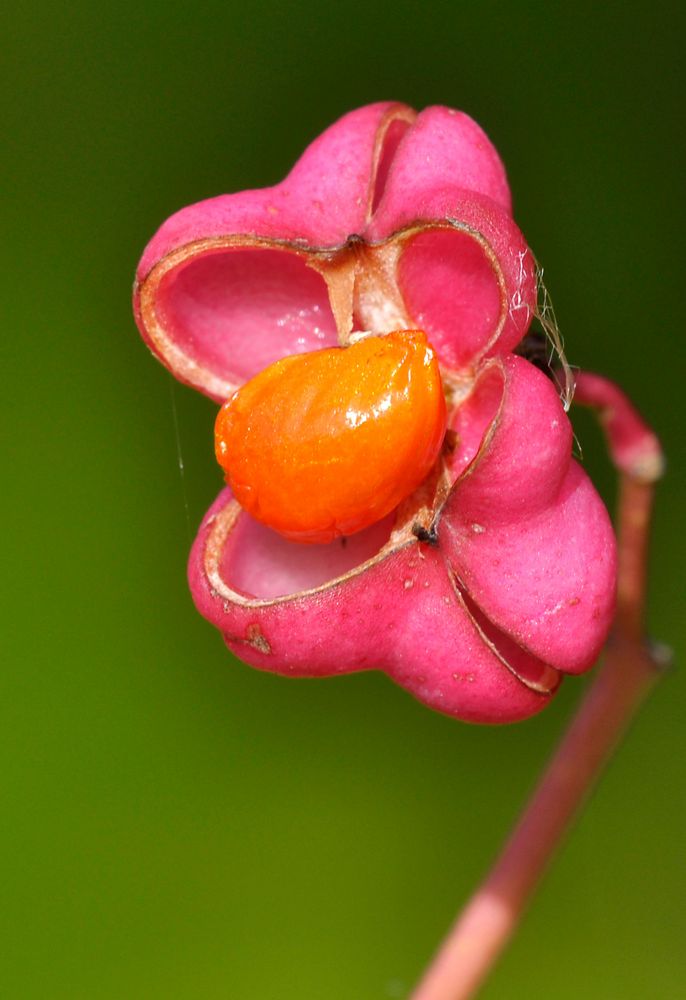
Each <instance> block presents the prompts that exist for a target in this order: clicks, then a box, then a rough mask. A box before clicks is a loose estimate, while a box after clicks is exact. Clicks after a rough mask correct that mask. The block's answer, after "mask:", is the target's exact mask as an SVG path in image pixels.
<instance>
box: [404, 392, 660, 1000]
mask: <svg viewBox="0 0 686 1000" xmlns="http://www.w3.org/2000/svg"><path fill="white" fill-rule="evenodd" d="M576 401H577V402H580V403H582V404H585V405H590V406H593V407H595V408H596V409H597V410H598V412H599V414H600V418H601V422H602V423H603V426H604V427H605V431H606V436H607V441H608V447H609V451H610V455H611V457H612V461H613V463H614V464H615V466H616V467H617V468H618V470H619V480H620V493H619V511H618V530H617V534H618V543H619V549H618V556H619V565H618V590H617V611H616V616H615V623H614V629H613V632H612V634H611V636H610V639H609V642H608V645H607V647H606V651H605V662H604V666H603V667H602V669H601V671H600V673H599V675H598V677H597V679H596V680H595V682H594V683H593V685H592V687H591V688H590V690H589V692H588V693H587V695H586V697H585V698H584V700H583V702H582V704H581V706H580V708H579V710H578V712H577V714H576V716H575V717H574V718H573V720H572V722H571V724H570V726H569V729H568V730H567V732H566V734H565V735H564V737H563V739H562V741H561V743H560V745H559V747H558V748H557V750H556V751H555V753H554V754H553V757H552V759H551V761H550V762H549V764H548V766H547V768H546V770H545V772H544V774H543V776H542V778H541V780H540V782H539V785H538V787H537V788H536V789H535V791H534V793H533V795H532V797H531V799H530V800H529V803H528V804H527V806H526V807H525V809H524V812H523V813H522V815H521V818H520V819H519V821H518V823H517V825H516V826H515V828H514V830H513V832H512V833H511V835H510V837H509V839H508V840H507V842H506V844H505V846H504V848H503V850H502V852H501V854H500V856H499V858H498V859H497V861H496V863H495V865H494V866H493V868H492V869H491V871H490V873H489V874H488V875H487V877H486V879H485V880H484V882H483V883H482V884H481V886H480V887H479V888H478V889H477V891H476V892H475V893H474V895H473V896H472V898H471V899H470V900H469V902H468V903H467V905H466V906H465V908H464V909H463V911H462V913H461V914H460V915H459V917H458V919H457V921H456V923H455V924H454V926H453V928H452V929H451V931H450V932H449V934H448V936H447V937H446V939H445V941H444V943H443V945H442V946H441V948H440V949H439V951H438V953H437V955H436V956H435V958H434V960H433V962H432V963H431V965H430V966H429V968H428V969H427V971H426V973H425V975H424V977H423V978H422V980H421V981H420V983H419V985H418V987H417V988H416V990H415V992H414V993H413V994H412V1000H468V998H469V997H473V996H475V995H476V994H477V991H478V989H479V987H480V986H481V984H482V983H483V982H484V980H485V979H486V977H487V975H488V973H489V972H490V970H491V969H492V968H493V965H494V963H495V962H496V960H497V959H498V957H499V955H500V954H501V952H502V951H503V949H504V948H505V946H506V945H507V943H508V941H509V940H510V938H511V937H512V935H513V933H514V932H515V930H516V928H517V925H518V923H519V920H520V918H521V916H522V914H523V912H524V909H525V907H526V905H527V903H528V901H529V899H530V898H531V895H532V894H533V892H534V890H535V888H536V886H537V884H538V882H539V880H540V878H541V876H542V875H543V873H544V872H545V870H546V868H547V866H548V864H549V862H550V860H551V857H552V856H553V854H554V852H555V850H556V849H557V847H558V845H559V844H560V841H561V839H562V837H563V836H564V834H565V833H566V831H567V830H568V828H569V826H570V824H571V822H572V820H573V819H574V817H575V816H576V815H577V814H578V811H579V809H580V807H581V805H582V804H583V802H584V801H585V799H586V797H587V795H588V793H589V791H590V789H591V788H592V787H593V785H594V784H595V782H596V781H597V779H598V777H599V775H600V773H601V771H602V769H603V767H604V766H605V764H606V763H607V762H608V760H609V759H610V757H611V755H612V753H613V751H614V750H615V748H616V746H617V744H618V742H619V740H620V739H621V737H622V735H623V733H624V732H625V730H626V728H627V726H628V725H629V723H630V722H631V720H632V718H633V717H634V715H635V713H636V712H637V711H638V709H639V708H640V706H641V705H642V703H643V702H644V700H645V698H646V697H647V695H648V694H649V692H650V691H651V689H652V687H653V685H654V684H655V682H656V681H657V679H658V678H659V677H660V674H661V673H662V672H663V670H664V668H665V667H666V666H667V663H668V659H669V655H668V653H667V652H666V651H665V650H664V648H661V647H656V646H652V645H650V644H648V643H647V642H646V641H645V639H644V612H645V584H646V569H647V555H648V538H649V529H650V522H651V514H652V506H653V494H654V480H656V479H657V478H658V477H659V476H660V474H661V472H662V468H663V462H662V456H661V453H660V451H659V445H658V443H657V439H656V437H655V435H654V434H652V432H651V431H650V430H649V428H647V427H646V425H645V424H644V423H643V421H642V420H641V418H640V417H639V415H638V414H637V412H636V410H635V409H634V408H633V406H632V405H631V404H630V403H629V401H628V399H627V398H626V396H625V395H624V394H623V393H622V392H621V390H619V389H617V387H616V386H614V385H613V384H612V383H611V382H608V381H607V380H605V379H602V378H601V377H600V376H590V375H589V376H585V375H583V374H582V375H580V376H579V379H578V382H577V398H576ZM619 442H621V444H622V445H623V447H622V448H619V449H618V443H619ZM626 455H628V456H630V460H625V457H624V456H626Z"/></svg>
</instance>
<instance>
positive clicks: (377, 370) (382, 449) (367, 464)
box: [215, 330, 446, 542]
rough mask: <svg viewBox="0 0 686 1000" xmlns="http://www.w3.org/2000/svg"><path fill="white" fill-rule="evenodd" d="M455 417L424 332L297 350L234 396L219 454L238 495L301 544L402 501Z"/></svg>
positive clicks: (365, 521)
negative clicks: (449, 418) (448, 408)
mask: <svg viewBox="0 0 686 1000" xmlns="http://www.w3.org/2000/svg"><path fill="white" fill-rule="evenodd" d="M445 426H446V407H445V400H444V397H443V389H442V385H441V377H440V373H439V369H438V362H437V360H436V355H435V353H434V351H433V348H432V347H431V345H430V344H429V343H428V341H427V339H426V336H425V334H424V333H423V332H422V331H421V330H403V331H397V332H394V333H389V334H386V335H384V336H379V337H377V336H369V337H366V338H364V339H361V340H358V341H357V342H355V343H353V344H352V345H350V346H349V347H345V348H340V347H334V348H329V349H326V350H321V351H313V352H312V353H310V354H300V355H291V356H290V357H287V358H284V359H283V360H281V361H277V362H276V363H275V364H272V365H270V366H269V367H268V368H266V369H265V370H264V371H262V372H260V374H259V375H256V376H255V377H254V378H253V379H251V380H250V381H249V382H247V383H246V384H245V385H244V386H242V387H241V388H240V389H238V391H237V392H235V393H234V395H233V396H232V397H231V398H230V399H229V400H228V401H227V402H226V403H225V404H224V406H223V407H222V408H221V410H220V411H219V415H218V417H217V422H216V426H215V450H216V455H217V461H218V462H219V464H220V465H221V466H222V468H223V469H224V472H225V474H226V481H227V483H228V484H229V486H230V487H231V490H232V491H233V494H234V496H235V498H236V500H237V501H238V502H239V503H240V504H241V506H242V507H243V508H244V509H245V510H246V511H247V512H248V513H249V514H251V515H252V516H253V517H254V518H256V519H257V520H258V521H261V522H262V523H263V524H266V525H269V527H271V528H274V529H275V530H276V531H278V532H280V533H281V534H282V535H285V536H286V537H287V538H292V539H295V540H297V541H301V542H329V541H331V540H332V539H334V538H337V537H339V536H343V535H349V534H352V533H353V532H356V531H360V530H361V529H362V528H366V527H367V526H368V525H370V524H373V523H374V522H375V521H378V520H380V519H381V518H382V517H384V516H385V515H386V514H388V513H389V512H390V511H392V510H393V509H394V508H395V507H396V506H397V505H398V504H399V503H400V501H401V500H403V499H404V498H405V497H407V496H409V494H410V493H412V491H413V490H415V489H416V488H417V487H418V486H419V484H420V483H421V482H422V480H423V479H424V478H425V477H426V475H427V473H428V472H429V470H430V469H431V467H432V465H433V464H434V462H435V461H436V458H437V456H438V453H439V451H440V448H441V443H442V441H443V436H444V433H445Z"/></svg>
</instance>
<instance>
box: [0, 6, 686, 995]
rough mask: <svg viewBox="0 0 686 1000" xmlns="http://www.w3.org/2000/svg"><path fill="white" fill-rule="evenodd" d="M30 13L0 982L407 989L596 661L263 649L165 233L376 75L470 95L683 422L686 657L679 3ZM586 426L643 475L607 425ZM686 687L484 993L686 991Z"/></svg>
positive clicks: (578, 348) (439, 92)
mask: <svg viewBox="0 0 686 1000" xmlns="http://www.w3.org/2000/svg"><path fill="white" fill-rule="evenodd" d="M5 17H6V20H7V23H6V25H5V26H4V27H3V29H2V38H3V43H4V48H5V55H4V57H3V60H2V69H1V70H0V73H1V74H2V92H3V97H4V103H5V122H6V124H5V127H4V129H3V132H4V136H3V138H4V140H5V141H4V146H5V150H6V152H7V164H6V167H7V170H6V180H5V182H4V185H3V187H4V195H5V198H4V201H5V206H4V210H3V217H4V219H3V221H4V226H5V234H4V238H3V250H4V252H5V262H4V264H3V268H2V279H1V280H2V282H3V286H4V287H3V289H2V302H3V307H4V311H5V320H4V337H3V345H2V354H3V368H2V370H3V372H4V379H5V381H4V386H3V392H2V406H3V410H4V414H3V416H2V424H1V426H2V436H3V441H4V447H5V456H4V458H3V466H4V472H5V476H4V486H3V491H2V502H3V505H4V511H3V517H2V525H3V535H4V538H3V541H4V549H5V555H4V557H3V561H4V568H5V574H4V577H5V581H6V593H5V596H4V598H3V602H2V607H3V612H4V613H5V615H6V622H5V624H4V626H3V646H4V647H5V650H6V655H5V657H4V659H5V666H4V669H3V673H2V678H3V685H4V692H3V696H2V707H3V712H4V715H5V720H4V723H3V725H2V738H3V745H4V749H5V751H6V753H5V759H4V760H3V763H2V776H3V782H2V783H3V786H4V791H5V799H6V804H5V806H4V808H3V813H4V819H5V822H4V824H3V829H2V834H1V835H0V837H1V840H0V849H1V854H2V859H3V862H4V867H5V868H6V872H5V874H4V876H3V889H2V901H3V902H2V921H3V923H4V924H5V926H4V927H3V929H2V935H1V940H2V951H3V958H2V960H1V961H2V974H1V976H0V980H1V982H2V985H0V993H2V995H3V996H6V997H8V998H12V1000H14V998H22V1000H23V998H44V1000H53V998H54V1000H120V998H135V1000H138V998H141V1000H142V998H151V1000H152V998H158V997H159V998H168V1000H192V998H208V1000H215V998H230V1000H234V998H235V1000H290V998H297V1000H324V998H326V1000H384V998H401V997H405V996H407V992H408V990H409V988H410V985H411V984H412V983H413V981H414V980H415V979H416V977H417V976H418V974H419V972H420V970H421V968H422V966H423V965H424V963H425V962H426V960H427V959H428V957H429V955H430V954H431V952H432V950H433V949H434V946H435V944H436V943H437V941H438V939H439V937H440V935H441V934H442V933H443V932H444V930H445V928H446V927H447V925H448V924H449V922H450V921H451V919H452V917H453V914H454V913H455V911H456V909H457V907H458V905H459V903H460V901H461V900H462V899H463V898H464V897H465V896H466V895H467V893H468V892H469V891H470V889H471V888H472V886H473V885H474V884H475V882H476V880H477V879H478V878H479V876H480V874H481V873H482V872H483V871H484V869H485V867H486V866H487V864H488V862H489V859H490V858H491V857H492V856H493V854H494V852H495V850H496V848H497V846H498V844H499V843H500V841H501V839H502V837H503V836H504V833H505V831H506V829H507V828H508V826H509V824H510V823H511V821H512V819H513V817H514V816H515V814H516V811H517V809H518V807H519V805H520V803H521V801H522V799H523V797H524V796H525V794H526V792H527V790H528V789H529V788H530V786H531V784H532V782H533V781H534V779H535V776H536V774H537V772H538V770H539V768H540V767H541V765H542V762H543V761H544V759H545V757H546V755H547V754H548V752H549V750H550V748H551V746H552V745H553V744H554V742H555V740H556V738H557V736H558V733H559V732H560V730H561V728H562V726H563V725H564V723H565V720H566V719H567V718H568V717H569V715H570V713H571V712H572V711H573V709H574V706H575V705H576V703H577V700H578V698H579V696H580V694H581V693H582V691H583V688H584V683H585V682H583V681H578V682H571V683H568V684H567V685H565V686H564V689H563V691H562V692H561V694H560V696H559V698H558V699H557V701H556V703H555V704H554V705H553V706H552V707H551V708H550V709H549V710H548V711H547V713H546V714H544V715H543V716H541V717H539V718H537V719H534V720H532V721H529V722H527V723H523V724H520V725H518V726H513V727H510V728H506V729H502V730H492V729H485V728H475V727H470V726H466V725H462V724H459V723H456V722H454V721H451V720H449V719H446V718H443V717H440V716H438V715H435V714H432V713H430V712H429V711H428V710H427V709H425V708H423V707H422V706H420V705H419V704H417V703H415V702H414V701H413V700H412V699H411V698H410V697H409V696H408V695H407V694H406V693H405V692H403V691H401V690H399V689H398V688H396V687H394V686H393V685H392V684H391V683H390V682H388V681H387V680H386V679H385V678H383V677H382V676H377V675H364V676H355V677H349V678H343V679H340V680H329V681H321V682H306V681H302V682H288V681H285V680H282V679H281V678H278V677H271V676H266V675H263V674H260V673H258V672H256V671H253V670H250V669H249V668H247V667H243V666H240V665H238V664H237V663H236V662H235V661H232V660H231V659H230V657H229V656H228V655H227V653H226V652H225V650H224V647H223V645H222V642H221V640H220V638H219V636H218V634H217V633H216V632H215V630H214V629H213V628H211V626H209V625H208V624H207V623H205V622H204V621H203V620H202V619H201V618H200V617H199V616H198V615H197V614H196V612H195V610H194V608H193V606H192V604H191V600H190V597H189V595H188V593H187V588H186V582H185V562H186V555H187V550H188V546H189V540H190V538H191V536H192V534H193V532H194V530H195V526H196V525H197V522H198V521H199V519H200V517H201V516H202V513H203V511H204V509H205V508H206V507H207V505H208V504H209V502H210V500H211V499H212V498H213V496H214V495H215V493H216V491H217V490H218V488H219V485H220V481H219V475H218V472H217V469H216V468H215V465H214V461H213V457H212V452H211V427H212V421H213V414H214V407H213V406H212V405H211V404H209V403H208V402H207V401H206V400H204V399H202V398H200V397H199V396H197V395H196V394H194V393H193V392H191V391H190V390H186V389H185V388H182V387H176V388H172V382H171V378H170V376H169V375H168V374H167V373H166V372H165V371H164V370H163V369H162V368H161V367H160V366H159V365H157V364H156V363H155V362H154V361H153V360H152V358H151V357H150V356H149V354H148V353H147V351H146V350H145V349H144V347H143V345H142V343H141V341H140V339H139V337H138V335H137V333H136V330H135V327H134V324H133V321H132V319H131V315H130V304H129V297H130V287H131V281H132V275H133V270H134V266H135V264H136V261H137V258H138V256H139V254H140V252H141V250H142V248H143V246H144V244H145V242H146V241H147V239H148V238H149V237H150V236H151V235H152V233H153V232H154V230H155V229H156V227H157V226H158V225H159V224H160V223H161V222H162V220H163V219H164V218H165V217H166V216H167V215H169V214H170V213H171V212H172V211H174V210H176V209H177V208H179V207H181V206H183V205H186V204H188V203H190V202H193V201H197V200H199V199H201V198H205V197H208V196H211V195H213V194H218V193H221V192H224V191H231V190H237V189H241V188H244V187H255V186H261V185H264V184H270V183H272V182H275V181H276V180H278V179H280V178H281V177H282V175H283V174H284V173H285V172H286V170H287V169H288V168H289V167H290V165H291V164H292V162H293V161H294V160H295V159H296V157H297V156H298V155H299V153H300V152H301V151H302V149H303V148H304V146H305V144H306V143H307V142H308V141H309V140H310V139H312V138H313V137H314V136H315V135H317V134H318V133H319V132H320V131H321V130H322V128H324V127H325V126H326V125H327V124H329V123H330V122H331V121H333V120H334V119H335V118H336V117H338V116H339V115H340V114H342V113H343V112H345V111H347V110H349V109H351V108H353V107H356V106H357V105H360V104H363V103H366V102H369V101H373V100H379V99H388V98H393V99H399V100H404V101H407V102H409V103H411V104H413V105H415V106H417V107H422V106H424V105H426V104H430V103H445V104H449V105H453V106H455V107H460V108H463V109H465V110H466V111H468V112H469V113H470V114H472V115H473V116H474V117H475V118H477V120H478V121H479V122H480V123H481V124H482V125H483V126H484V127H485V128H486V130H487V131H488V132H489V134H490V135H491V137H492V138H493V140H494V141H495V143H496V145H497V146H498V148H499V150H500V151H501V153H502V155H503V158H504V160H505V162H506V164H507V167H508V170H509V174H510V179H511V182H512V187H513V190H514V194H515V203H516V217H517V220H518V222H519V224H520V225H521V227H522V228H523V230H524V232H525V234H526V235H527V237H528V239H529V242H530V243H531V245H532V246H533V248H534V250H535V252H536V254H537V256H538V257H539V259H540V260H541V262H542V263H543V264H544V265H545V270H546V279H547V283H548V286H549V289H550V291H551V293H552V296H553V299H554V302H555V306H556V310H557V314H558V319H559V321H560V324H561V327H562V330H563V333H564V334H565V336H566V342H567V348H568V354H569V356H570V359H571V361H572V362H573V363H575V364H577V365H582V366H586V367H590V368H594V369H598V370H601V371H604V372H606V373H608V374H610V375H613V376H614V377H616V378H617V379H618V380H619V381H621V383H622V384H623V385H624V386H625V387H626V388H627V389H628V390H629V391H630V393H631V394H632V395H633V396H634V397H635V399H636V400H637V402H638V403H639V405H640V406H641V408H642V409H643V410H644V412H645V413H646V414H647V415H648V416H649V417H650V419H651V420H652V421H653V422H654V424H655V426H656V428H657V430H658V431H659V433H660V434H661V435H662V437H663V439H664V442H665V444H666V448H667V451H668V454H669V456H670V458H671V466H670V471H669V475H668V477H667V478H666V480H665V482H664V484H663V486H662V487H661V489H660V494H659V502H658V508H657V521H656V526H655V535H654V550H653V560H652V584H651V597H650V629H651V632H652V633H653V634H654V635H656V636H657V637H659V638H660V639H663V640H664V641H666V642H668V643H669V644H671V645H672V646H673V647H674V649H675V651H676V654H677V656H676V662H677V665H678V664H679V663H680V662H681V663H683V643H684V620H683V604H682V600H683V583H682V578H683V566H684V561H685V558H686V553H685V552H684V530H683V523H684V521H683V510H684V503H683V502H684V493H685V492H686V487H685V483H684V476H683V468H680V467H679V466H678V463H677V454H678V452H680V451H681V449H682V438H683V430H682V428H683V419H684V408H683V404H682V394H683V383H684V354H683V347H682V342H683V338H682V324H683V303H682V299H683V295H684V277H683V263H682V235H683V229H684V221H685V220H684V199H683V169H684V138H683V136H684V129H683V119H682V116H681V114H680V111H681V110H682V109H681V108H680V106H679V102H680V99H681V92H682V90H683V84H684V79H683V68H682V67H683V38H684V27H685V24H684V17H683V13H682V12H681V11H680V5H679V6H678V5H677V4H673V5H671V4H663V3H643V4H640V5H638V6H633V7H632V6H631V5H626V4H622V5H619V4H606V5H596V4H590V3H576V4H542V3H535V2H530V0H529V2H519V3H517V4H514V3H513V4H496V3H489V2H483V3H458V2H451V3H434V4H427V5H424V4H420V3H411V2H408V0H396V2H394V3H390V2H385V0H384V2H380V3H373V2H371V3H360V2H352V3H345V4H338V5H336V6H332V7H331V8H328V9H325V8H324V7H323V5H322V4H320V3H317V2H315V0H307V2H301V3H297V4H290V5H289V4H285V3H283V2H277V0H273V2H271V3H257V4H253V5H250V6H249V5H248V4H238V3H236V2H234V0H222V2H219V0H209V2H205V3H201V4H198V5H196V6H192V5H190V4H184V3H179V2H176V0H168V2H167V3H165V4H160V3H156V2H154V0H153V2H152V3H147V4H146V3H144V2H140V0H136V2H133V0H127V2H123V3H115V4H113V5H111V6H110V7H107V8H105V7H103V8H98V7H97V6H96V5H95V4H89V3H85V2H84V0H76V2H73V3H70V4H69V5H63V6H62V5H56V4H49V3H34V4H31V3H29V4H27V5H24V6H23V7H21V9H20V8H18V7H17V8H15V9H14V10H13V11H12V12H11V14H10V12H9V11H8V12H7V13H6V15H5ZM176 423H178V442H179V447H180V449H181V453H182V457H183V462H184V465H185V475H184V477H183V478H182V477H181V475H180V471H179V464H178V460H177V433H176V428H175V424H176ZM577 426H578V434H579V437H580V441H581V444H582V446H583V450H584V456H585V461H586V465H587V467H588V468H589V470H590V471H591V472H592V474H593V475H594V476H595V477H596V479H597V481H598V483H599V485H600V487H601V489H602V490H603V492H604V495H605V496H606V498H607V499H608V502H609V503H612V501H613V489H614V487H613V477H612V475H611V473H610V472H609V470H608V468H607V465H606V464H605V459H604V453H603V448H602V443H601V439H600V435H599V433H598V432H597V430H596V429H595V427H594V425H593V422H592V421H591V420H590V419H589V418H588V417H586V416H584V417H583V418H582V419H580V420H579V422H578V425H577ZM685 697H686V675H685V674H684V671H683V670H681V671H680V672H679V671H675V672H673V673H671V674H670V675H669V676H668V677H666V678H665V680H664V682H663V683H662V685H661V687H660V688H659V690H657V692H656V693H655V695H654V696H653V697H652V699H651V701H650V703H649V704H648V706H647V707H646V708H645V710H644V711H643V713H642V714H641V716H640V719H639V720H638V722H637V723H636V724H635V725H634V727H633V728H632V730H631V733H630V735H629V737H628V739H627V741H626V744H625V745H624V747H623V748H622V750H621V753H620V754H619V756H618V757H617V758H616V759H615V761H614V762H613V763H612V765H611V768H610V770H609V771H608V773H607V775H606V777H605V778H604V780H603V783H602V787H601V788H600V790H599V792H598V793H597V794H596V795H595V796H594V797H593V800H592V802H591V803H590V805H589V808H588V809H587V810H586V812H585V814H584V816H583V818H582V820H581V821H580V823H579V824H578V825H577V827H576V829H575V831H574V833H573V836H572V838H571V839H570V840H569V841H568V842H567V844H566V845H565V847H564V849H563V850H562V852H561V854H560V856H559V859H558V861H557V864H556V865H555V867H554V869H553V870H552V872H551V873H550V875H549V877H548V878H547V880H546V882H545V884H544V886H543V889H542V891H541V893H540V894H539V896H538V897H537V899H536V901H535V904H534V906H533V908H532V909H531V911H530V913H529V915H528V917H527V919H526V921H525V923H524V925H523V928H522V931H521V934H520V935H519V936H518V938H517V940H516V942H515V943H514V944H513V946H512V947H511V949H510V950H509V952H508V953H507V955H506V956H505V957H504V959H503V961H502V962H501V964H500V965H499V967H498V970H497V972H496V974H495V975H494V977H493V979H492V981H491V982H490V984H489V985H488V987H487V988H486V989H485V990H484V992H483V996H484V997H486V998H488V1000H499V998H507V1000H516V998H520V997H521V998H531V997H545V998H548V997H554V998H559V1000H567V998H570V1000H571V998H578V997H580V996H583V997H585V998H588V1000H593V998H599V1000H608V998H627V1000H631V998H641V1000H643V998H646V997H649V998H653V997H655V998H662V997H665V998H676V997H679V996H684V995H686V948H685V947H684V938H685V935H686V906H685V899H686V857H685V850H684V834H685V827H686V801H685V799H684V777H685V768H684V756H685V755H684V750H685V740H684V735H683V734H684V727H683V721H682V720H683V714H684V704H685V701H684V699H685Z"/></svg>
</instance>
